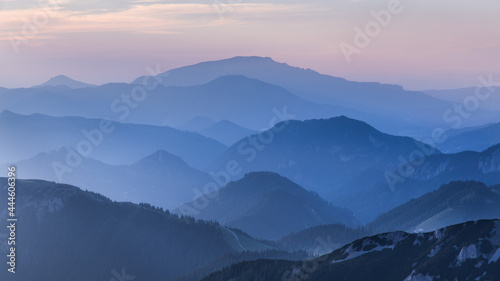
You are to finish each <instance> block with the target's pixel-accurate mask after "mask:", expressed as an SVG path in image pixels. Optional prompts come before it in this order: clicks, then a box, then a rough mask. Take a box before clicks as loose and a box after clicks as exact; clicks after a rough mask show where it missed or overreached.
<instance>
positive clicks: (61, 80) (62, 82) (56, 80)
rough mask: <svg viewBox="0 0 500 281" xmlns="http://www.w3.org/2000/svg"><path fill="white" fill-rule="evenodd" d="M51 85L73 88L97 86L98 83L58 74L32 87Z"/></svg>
mask: <svg viewBox="0 0 500 281" xmlns="http://www.w3.org/2000/svg"><path fill="white" fill-rule="evenodd" d="M49 86H52V87H54V86H66V87H68V88H71V89H80V88H88V87H97V86H96V85H92V84H87V83H83V82H80V81H76V80H74V79H71V78H69V77H68V76H65V75H58V76H55V77H52V78H50V79H49V80H48V81H47V82H45V83H43V84H40V85H36V86H33V87H32V88H43V87H49Z"/></svg>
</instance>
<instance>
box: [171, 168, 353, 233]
mask: <svg viewBox="0 0 500 281" xmlns="http://www.w3.org/2000/svg"><path fill="white" fill-rule="evenodd" d="M205 199H206V201H205V202H203V201H202V200H198V201H194V202H192V203H188V204H186V205H184V206H181V207H179V209H178V210H177V211H178V212H180V213H186V214H188V215H192V216H194V217H196V218H199V219H204V220H215V221H218V222H219V223H221V224H223V225H227V226H230V227H235V228H239V229H242V230H244V231H245V232H247V233H249V234H250V235H251V236H253V237H256V238H263V239H272V240H274V239H278V238H281V237H283V236H284V235H287V234H290V233H292V232H296V231H299V230H302V229H305V228H308V227H311V226H315V225H319V224H328V223H344V224H347V225H355V224H356V221H355V219H354V217H353V216H352V215H351V214H350V213H349V212H348V211H346V210H342V209H340V208H338V207H333V206H331V205H330V204H328V203H327V202H326V201H324V200H323V199H322V198H321V197H319V196H318V195H317V194H315V193H313V192H309V191H306V190H305V189H303V188H302V187H300V186H299V185H297V184H295V183H293V182H292V181H290V180H288V179H287V178H285V177H282V176H280V175H278V174H275V173H270V172H255V173H249V174H247V175H245V177H244V178H243V179H241V180H238V181H235V182H230V183H228V184H227V185H226V186H224V187H223V188H221V189H220V190H219V191H218V192H217V193H213V194H208V195H206V197H205ZM202 202H203V203H204V204H202ZM200 205H201V206H200Z"/></svg>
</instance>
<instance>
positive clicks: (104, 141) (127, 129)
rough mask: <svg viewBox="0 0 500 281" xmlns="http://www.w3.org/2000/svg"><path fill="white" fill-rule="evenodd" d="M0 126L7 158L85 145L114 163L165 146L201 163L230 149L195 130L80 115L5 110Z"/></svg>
mask: <svg viewBox="0 0 500 281" xmlns="http://www.w3.org/2000/svg"><path fill="white" fill-rule="evenodd" d="M0 128H2V131H5V132H9V134H1V135H0V143H2V144H4V145H6V146H8V147H9V149H4V150H0V159H1V161H2V162H3V163H5V162H16V161H20V160H24V159H28V158H31V157H34V156H35V155H37V154H39V153H40V152H49V151H51V150H58V149H60V148H62V147H71V148H72V151H73V152H74V153H73V154H76V153H77V152H78V153H79V154H81V153H80V151H83V154H86V155H83V156H87V157H90V158H94V159H96V160H99V161H101V162H104V163H108V164H112V165H121V164H132V163H134V162H136V161H138V160H139V159H142V158H144V157H145V156H147V155H150V154H152V153H154V152H155V151H158V150H166V151H168V152H170V153H172V154H175V155H177V156H179V157H181V158H182V159H183V160H184V161H186V163H188V164H189V165H190V166H192V167H195V168H198V169H203V168H204V167H205V166H206V165H208V163H210V162H211V161H213V159H215V158H216V157H217V156H218V155H219V154H220V153H222V152H223V151H224V150H225V149H226V147H225V146H224V145H223V144H221V143H219V142H217V141H215V140H213V139H209V138H207V137H204V136H201V135H199V134H197V133H193V132H185V131H180V130H177V129H174V128H169V127H166V126H151V125H140V124H128V123H120V122H111V121H108V120H102V119H101V120H100V119H87V118H82V117H53V116H47V115H42V114H33V115H28V116H26V115H21V114H17V113H13V112H10V111H4V112H2V113H0ZM78 149H79V150H80V151H78ZM69 154H70V152H68V155H69ZM66 162H67V161H64V162H62V164H65V163H66ZM49 164H50V163H49Z"/></svg>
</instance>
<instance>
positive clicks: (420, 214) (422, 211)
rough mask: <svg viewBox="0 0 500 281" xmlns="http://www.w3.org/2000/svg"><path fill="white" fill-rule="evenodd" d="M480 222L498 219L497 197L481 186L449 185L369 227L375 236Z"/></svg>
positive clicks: (402, 207) (393, 212)
mask: <svg viewBox="0 0 500 281" xmlns="http://www.w3.org/2000/svg"><path fill="white" fill-rule="evenodd" d="M479 219H500V195H499V194H497V193H495V192H494V191H493V190H492V189H491V188H489V187H487V186H486V185H485V184H483V183H480V182H474V181H468V182H451V183H449V184H446V185H443V186H442V187H441V188H440V189H438V190H436V191H434V192H431V193H427V194H425V195H423V196H421V197H419V198H417V199H413V200H411V201H409V202H407V203H405V204H403V205H401V206H399V207H397V208H395V209H393V210H391V211H389V212H387V213H385V214H382V215H380V216H379V217H378V218H377V219H375V220H374V221H373V222H372V223H370V225H369V226H370V228H371V229H373V231H375V232H377V233H380V232H387V231H396V230H401V231H408V232H415V231H419V232H429V231H433V230H436V229H439V228H443V227H445V226H448V225H453V224H457V223H462V222H465V221H472V220H479Z"/></svg>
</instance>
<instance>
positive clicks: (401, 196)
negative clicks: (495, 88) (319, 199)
mask: <svg viewBox="0 0 500 281" xmlns="http://www.w3.org/2000/svg"><path fill="white" fill-rule="evenodd" d="M406 157H407V158H406V159H408V157H409V155H408V156H406ZM407 161H408V162H404V161H403V162H401V164H400V166H399V167H398V169H394V170H393V171H386V173H385V175H386V176H387V178H388V179H389V180H388V181H386V180H380V181H378V182H377V181H375V184H372V185H369V188H367V189H365V190H364V192H363V196H358V195H356V194H347V193H346V194H343V195H341V196H339V197H337V198H335V199H334V200H333V201H332V202H333V203H334V204H335V203H336V202H347V204H346V205H345V206H344V207H346V208H349V209H351V210H357V211H358V213H357V214H358V217H360V218H363V220H364V221H370V220H372V219H374V218H375V217H374V214H379V213H381V212H387V211H389V210H390V209H392V208H395V207H397V206H399V205H401V204H403V203H405V202H407V201H408V200H410V199H414V198H418V197H420V196H422V195H424V194H426V193H428V192H432V191H434V190H437V189H439V187H441V186H442V185H444V184H447V183H449V182H450V181H457V180H460V181H467V180H475V181H481V182H484V183H485V184H487V185H494V184H498V183H499V182H500V145H496V146H492V147H490V148H489V149H487V150H485V151H483V152H472V151H466V152H460V153H456V154H435V155H429V156H427V157H425V158H424V159H421V160H418V161H417V162H409V160H407ZM372 179H375V177H373V178H372Z"/></svg>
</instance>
